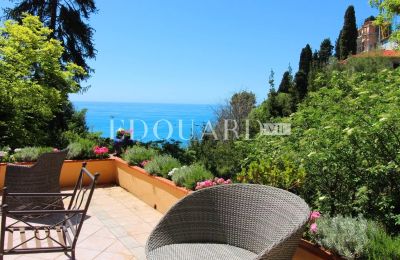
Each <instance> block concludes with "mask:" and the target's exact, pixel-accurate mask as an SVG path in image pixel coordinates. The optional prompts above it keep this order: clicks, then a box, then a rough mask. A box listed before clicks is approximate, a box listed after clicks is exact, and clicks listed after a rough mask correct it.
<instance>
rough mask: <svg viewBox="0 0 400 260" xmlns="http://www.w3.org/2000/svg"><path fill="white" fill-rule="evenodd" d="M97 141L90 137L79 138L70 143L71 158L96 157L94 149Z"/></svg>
mask: <svg viewBox="0 0 400 260" xmlns="http://www.w3.org/2000/svg"><path fill="white" fill-rule="evenodd" d="M95 145H96V143H95V142H94V141H92V140H89V139H83V138H81V139H79V140H78V141H76V142H73V143H70V144H69V145H68V147H67V149H68V155H67V159H69V160H85V159H94V158H96V154H95V153H94V151H93V148H94V147H95Z"/></svg>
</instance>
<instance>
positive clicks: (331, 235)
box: [314, 216, 370, 259]
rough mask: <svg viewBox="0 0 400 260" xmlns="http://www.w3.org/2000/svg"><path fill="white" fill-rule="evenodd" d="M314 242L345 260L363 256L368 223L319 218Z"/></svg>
mask: <svg viewBox="0 0 400 260" xmlns="http://www.w3.org/2000/svg"><path fill="white" fill-rule="evenodd" d="M316 224H317V226H318V229H317V232H316V234H315V237H314V240H315V241H316V242H317V243H318V244H319V245H321V246H323V247H324V248H326V249H329V250H330V251H332V252H334V253H336V254H338V255H341V256H343V257H344V258H346V259H355V258H359V257H362V256H365V254H366V252H367V248H368V234H367V231H368V229H369V226H370V224H369V222H368V221H367V220H366V219H364V218H349V217H343V216H336V217H333V218H329V217H320V218H319V219H317V221H316Z"/></svg>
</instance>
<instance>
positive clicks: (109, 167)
mask: <svg viewBox="0 0 400 260" xmlns="http://www.w3.org/2000/svg"><path fill="white" fill-rule="evenodd" d="M83 162H87V166H86V167H87V169H88V170H89V171H90V172H91V173H93V174H94V173H96V172H98V173H100V178H99V179H98V184H114V183H115V164H114V159H103V160H65V161H64V164H63V167H62V169H61V175H60V186H61V188H71V187H74V186H75V183H76V180H77V179H78V176H79V172H80V169H81V167H82V163H83ZM16 164H20V165H32V164H33V163H25V162H23V163H16ZM6 167H7V164H6V163H1V164H0V189H2V188H3V187H4V178H5V175H6Z"/></svg>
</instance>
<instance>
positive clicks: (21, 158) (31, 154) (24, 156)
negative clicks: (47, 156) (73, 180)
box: [10, 147, 53, 162]
mask: <svg viewBox="0 0 400 260" xmlns="http://www.w3.org/2000/svg"><path fill="white" fill-rule="evenodd" d="M52 151H53V148H51V147H24V148H21V149H17V150H16V151H15V152H14V154H13V155H11V158H10V159H11V160H12V161H16V162H35V161H37V159H38V158H39V156H40V155H41V154H43V153H50V152H52Z"/></svg>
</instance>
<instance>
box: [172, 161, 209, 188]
mask: <svg viewBox="0 0 400 260" xmlns="http://www.w3.org/2000/svg"><path fill="white" fill-rule="evenodd" d="M212 178H214V175H213V174H212V173H211V172H209V171H208V170H206V169H205V168H204V167H203V166H202V165H199V164H192V165H190V166H183V167H181V168H179V169H177V170H175V171H174V173H173V175H172V181H173V182H175V184H176V185H178V186H183V187H185V188H187V189H190V190H193V189H194V188H195V187H196V184H197V182H199V181H204V180H209V179H212Z"/></svg>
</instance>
